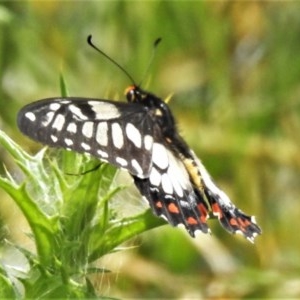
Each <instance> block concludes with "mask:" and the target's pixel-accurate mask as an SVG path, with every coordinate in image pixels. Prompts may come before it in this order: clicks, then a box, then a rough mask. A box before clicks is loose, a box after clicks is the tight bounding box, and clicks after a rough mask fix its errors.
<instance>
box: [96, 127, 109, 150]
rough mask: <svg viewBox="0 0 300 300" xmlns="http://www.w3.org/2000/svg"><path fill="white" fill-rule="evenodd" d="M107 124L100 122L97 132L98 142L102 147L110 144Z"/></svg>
mask: <svg viewBox="0 0 300 300" xmlns="http://www.w3.org/2000/svg"><path fill="white" fill-rule="evenodd" d="M107 130H108V128H107V123H106V122H100V123H98V125H97V132H96V141H97V143H98V144H99V145H101V146H107V144H108V136H107Z"/></svg>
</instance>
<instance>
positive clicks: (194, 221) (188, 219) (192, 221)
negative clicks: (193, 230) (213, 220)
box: [186, 217, 198, 225]
mask: <svg viewBox="0 0 300 300" xmlns="http://www.w3.org/2000/svg"><path fill="white" fill-rule="evenodd" d="M186 221H187V222H188V224H190V225H197V224H198V222H197V220H196V219H195V218H193V217H189V218H187V219H186Z"/></svg>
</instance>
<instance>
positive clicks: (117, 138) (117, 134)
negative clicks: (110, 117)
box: [111, 123, 124, 149]
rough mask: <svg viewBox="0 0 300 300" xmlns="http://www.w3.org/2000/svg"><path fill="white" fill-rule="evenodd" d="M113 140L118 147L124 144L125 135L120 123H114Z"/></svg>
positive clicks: (112, 127)
mask: <svg viewBox="0 0 300 300" xmlns="http://www.w3.org/2000/svg"><path fill="white" fill-rule="evenodd" d="M111 130H112V140H113V143H114V145H115V147H116V148H118V149H121V148H122V147H123V145H124V137H123V132H122V128H121V126H120V124H118V123H112V125H111Z"/></svg>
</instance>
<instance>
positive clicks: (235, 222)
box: [229, 218, 239, 226]
mask: <svg viewBox="0 0 300 300" xmlns="http://www.w3.org/2000/svg"><path fill="white" fill-rule="evenodd" d="M229 223H230V225H232V226H238V225H239V224H238V222H237V220H236V219H234V218H231V219H230V221H229Z"/></svg>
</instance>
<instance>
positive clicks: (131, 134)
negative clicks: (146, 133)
mask: <svg viewBox="0 0 300 300" xmlns="http://www.w3.org/2000/svg"><path fill="white" fill-rule="evenodd" d="M126 134H127V137H128V139H129V140H131V141H132V142H133V143H134V145H135V146H136V147H137V148H141V147H142V136H141V133H140V131H139V130H138V129H137V128H136V127H135V126H134V125H133V124H132V123H128V124H127V125H126Z"/></svg>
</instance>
